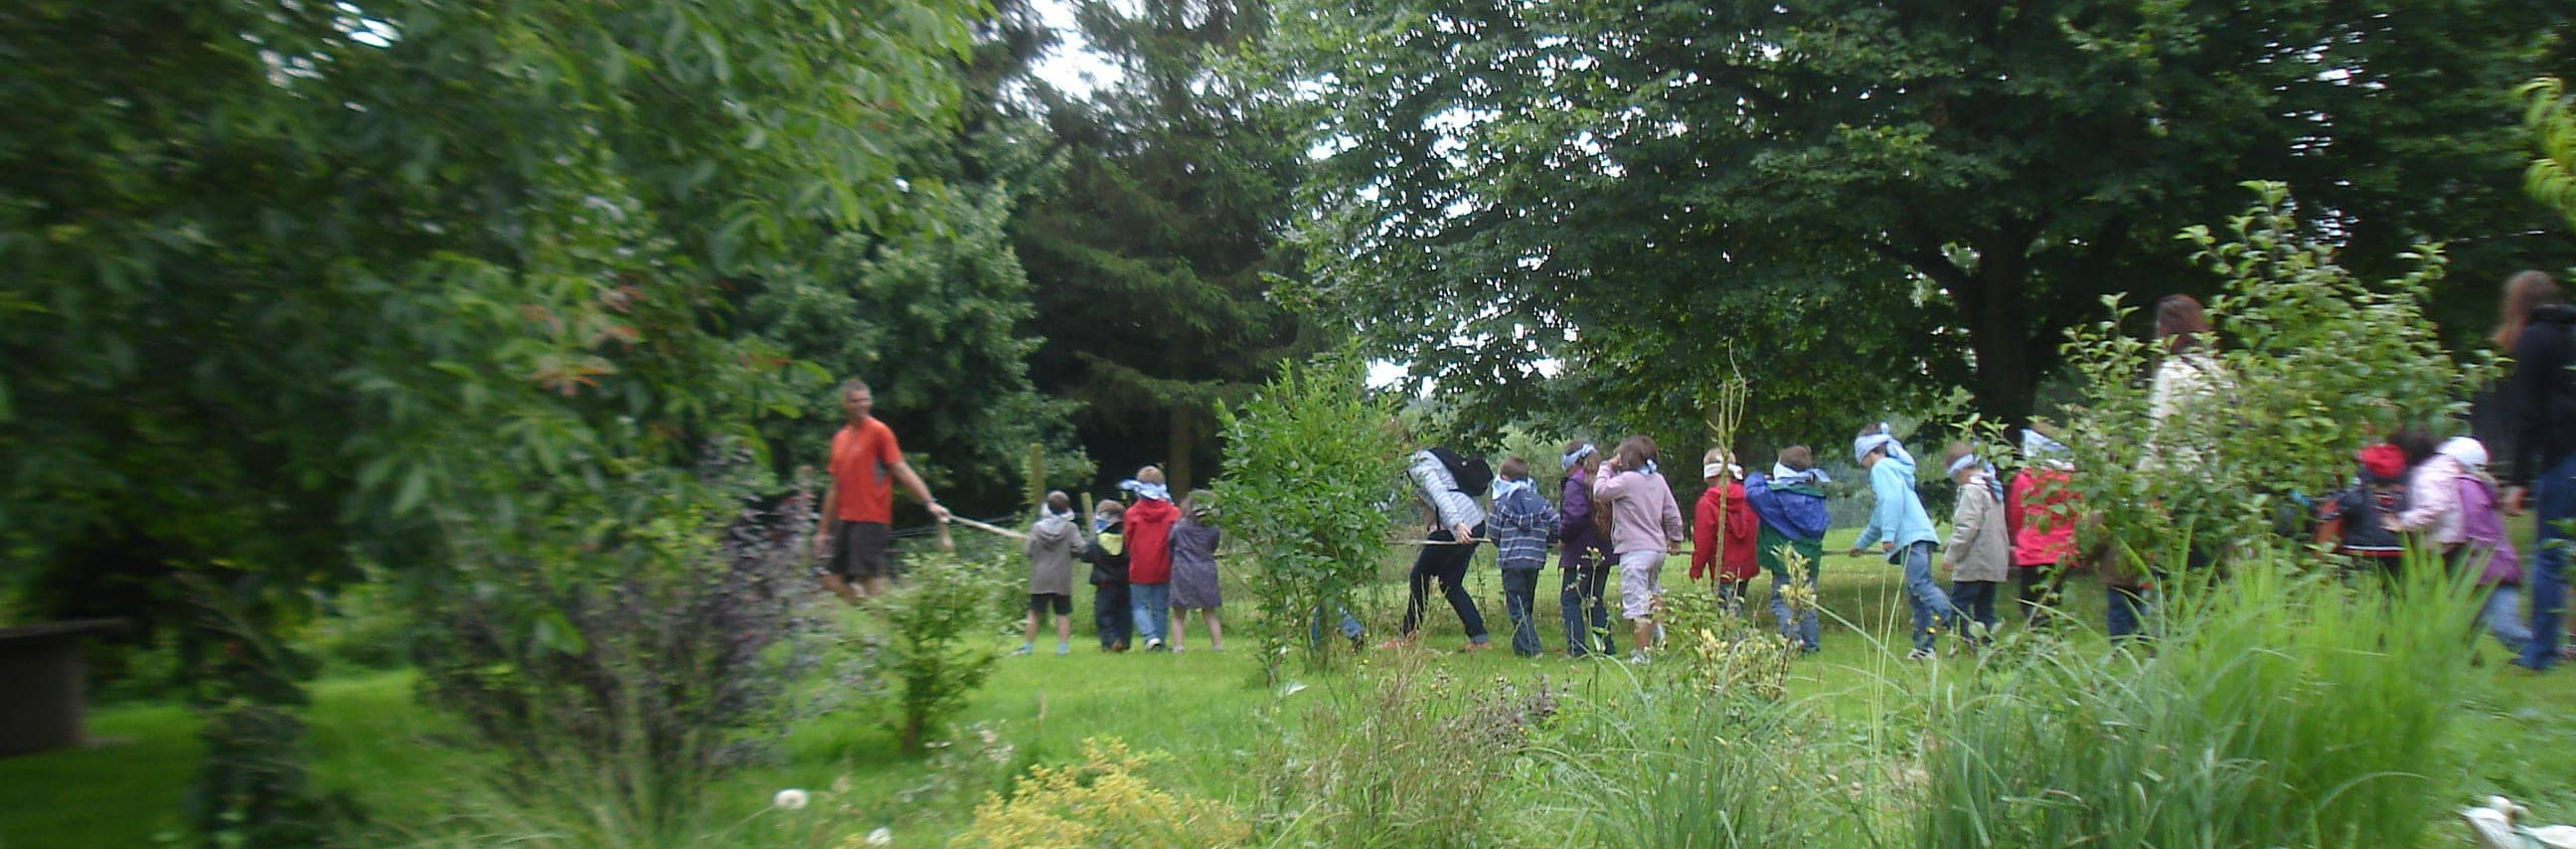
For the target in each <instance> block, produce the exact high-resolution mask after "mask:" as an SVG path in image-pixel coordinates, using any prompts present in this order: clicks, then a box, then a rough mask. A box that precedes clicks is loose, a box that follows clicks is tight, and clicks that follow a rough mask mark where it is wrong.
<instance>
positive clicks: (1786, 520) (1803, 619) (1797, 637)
mask: <svg viewBox="0 0 2576 849" xmlns="http://www.w3.org/2000/svg"><path fill="white" fill-rule="evenodd" d="M1815 466H1816V456H1815V452H1814V451H1813V450H1811V449H1809V448H1808V447H1807V446H1804V445H1792V446H1789V447H1787V448H1783V449H1780V457H1779V459H1778V460H1777V461H1775V462H1773V463H1772V464H1771V476H1770V477H1767V478H1766V477H1763V476H1762V474H1761V473H1760V472H1755V473H1754V474H1753V475H1751V476H1750V477H1747V478H1746V479H1745V481H1744V503H1745V506H1748V507H1751V508H1752V509H1753V514H1754V515H1755V516H1758V517H1760V518H1761V522H1762V528H1761V531H1760V533H1759V534H1757V535H1756V536H1755V538H1754V545H1753V550H1754V556H1755V560H1756V561H1757V562H1758V563H1760V564H1761V566H1762V568H1764V569H1767V570H1770V572H1771V616H1772V618H1775V619H1778V620H1779V621H1780V636H1783V637H1787V638H1789V639H1791V640H1794V641H1796V642H1797V643H1798V649H1799V651H1801V652H1804V653H1806V654H1815V653H1816V652H1819V651H1823V650H1824V646H1823V645H1822V644H1821V643H1820V642H1819V641H1818V638H1819V636H1820V635H1819V633H1818V631H1817V628H1816V606H1815V604H1814V603H1813V601H1812V600H1811V601H1810V602H1809V603H1808V604H1806V605H1805V607H1806V610H1805V611H1804V612H1802V613H1800V614H1798V615H1797V616H1796V617H1794V618H1795V619H1796V621H1794V622H1792V621H1791V619H1792V618H1793V617H1791V615H1790V612H1789V599H1788V592H1787V591H1788V589H1789V582H1790V581H1791V580H1793V576H1791V575H1790V574H1789V561H1790V557H1789V556H1788V555H1796V558H1797V559H1799V560H1802V561H1804V564H1805V566H1806V571H1807V574H1806V579H1807V593H1808V595H1809V596H1810V597H1811V598H1812V596H1813V595H1814V594H1815V591H1816V574H1817V573H1818V572H1821V571H1823V569H1824V558H1825V526H1826V524H1827V523H1829V522H1830V521H1831V519H1832V516H1831V514H1830V513H1828V512H1827V510H1826V509H1825V491H1824V490H1823V489H1822V488H1821V487H1819V486H1818V485H1819V484H1823V483H1827V482H1828V480H1829V479H1828V478H1826V477H1825V473H1824V472H1823V471H1822V470H1820V469H1817V468H1816V467H1815ZM1784 547H1785V548H1787V549H1788V551H1787V552H1786V553H1784V552H1782V551H1781V549H1782V548H1784Z"/></svg>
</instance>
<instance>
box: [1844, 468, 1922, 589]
mask: <svg viewBox="0 0 2576 849" xmlns="http://www.w3.org/2000/svg"><path fill="white" fill-rule="evenodd" d="M1869 491H1870V493H1871V494H1873V495H1876V496H1878V506H1876V507H1872V508H1870V511H1869V527H1865V528H1862V529H1860V539H1859V540H1858V541H1856V542H1853V543H1852V547H1853V548H1867V547H1869V545H1870V544H1871V543H1875V542H1878V541H1880V540H1886V541H1888V542H1893V543H1896V552H1895V553H1894V554H1891V555H1889V556H1888V562H1891V563H1893V562H1896V558H1898V557H1902V556H1904V555H1905V547H1906V546H1909V545H1913V544H1915V543H1918V542H1928V543H1932V544H1935V545H1938V544H1940V542H1941V538H1940V537H1939V536H1936V535H1934V534H1933V533H1932V517H1931V515H1930V514H1927V513H1924V512H1923V499H1922V498H1920V497H1917V496H1916V495H1915V494H1914V463H1913V461H1911V460H1906V459H1903V458H1899V457H1896V456H1894V455H1890V456H1885V457H1880V458H1878V463H1877V464H1876V465H1873V466H1870V467H1869Z"/></svg>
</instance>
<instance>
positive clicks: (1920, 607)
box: [1904, 542, 1951, 651]
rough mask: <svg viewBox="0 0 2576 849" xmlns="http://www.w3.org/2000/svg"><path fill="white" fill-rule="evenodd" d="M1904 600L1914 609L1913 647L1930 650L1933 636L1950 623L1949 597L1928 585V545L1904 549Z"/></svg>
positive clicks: (1930, 551)
mask: <svg viewBox="0 0 2576 849" xmlns="http://www.w3.org/2000/svg"><path fill="white" fill-rule="evenodd" d="M1904 559H1905V595H1906V601H1907V602H1908V603H1909V604H1910V605H1912V607H1913V610H1914V647H1915V648H1917V649H1923V650H1927V651H1928V650H1930V649H1931V648H1932V641H1933V638H1934V636H1935V635H1937V634H1938V633H1939V629H1940V627H1941V626H1943V625H1947V624H1949V622H1950V611H1951V606H1950V594H1948V593H1945V592H1942V591H1941V585H1939V584H1935V583H1933V582H1932V544H1931V543H1928V542H1918V543H1914V544H1912V545H1908V546H1906V547H1905V550H1904Z"/></svg>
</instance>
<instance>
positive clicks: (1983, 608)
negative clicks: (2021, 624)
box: [1950, 581, 2004, 645]
mask: <svg viewBox="0 0 2576 849" xmlns="http://www.w3.org/2000/svg"><path fill="white" fill-rule="evenodd" d="M2003 586H2004V585H2003V582H2001V581H1951V582H1950V600H1951V602H1953V603H1955V604H1957V605H1958V606H1959V614H1960V615H1961V616H1964V617H1966V620H1967V621H1964V622H1961V623H1959V636H1960V638H1962V639H1965V640H1967V641H1968V642H1969V644H1971V645H1974V644H1977V643H1982V642H1985V641H1987V640H1991V639H1994V636H1995V596H1998V595H2002V594H2003ZM1968 622H1974V623H1977V624H1979V625H1983V626H1986V627H1985V633H1983V634H1978V633H1974V632H1972V631H1971V630H1969V627H1968Z"/></svg>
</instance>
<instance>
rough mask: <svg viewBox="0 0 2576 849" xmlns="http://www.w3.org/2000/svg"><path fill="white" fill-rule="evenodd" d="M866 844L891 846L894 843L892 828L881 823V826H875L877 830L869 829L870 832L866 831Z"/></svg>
mask: <svg viewBox="0 0 2576 849" xmlns="http://www.w3.org/2000/svg"><path fill="white" fill-rule="evenodd" d="M868 845H870V846H892V845H894V829H891V828H887V827H885V826H882V825H881V826H877V830H875V831H871V832H868Z"/></svg>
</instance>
